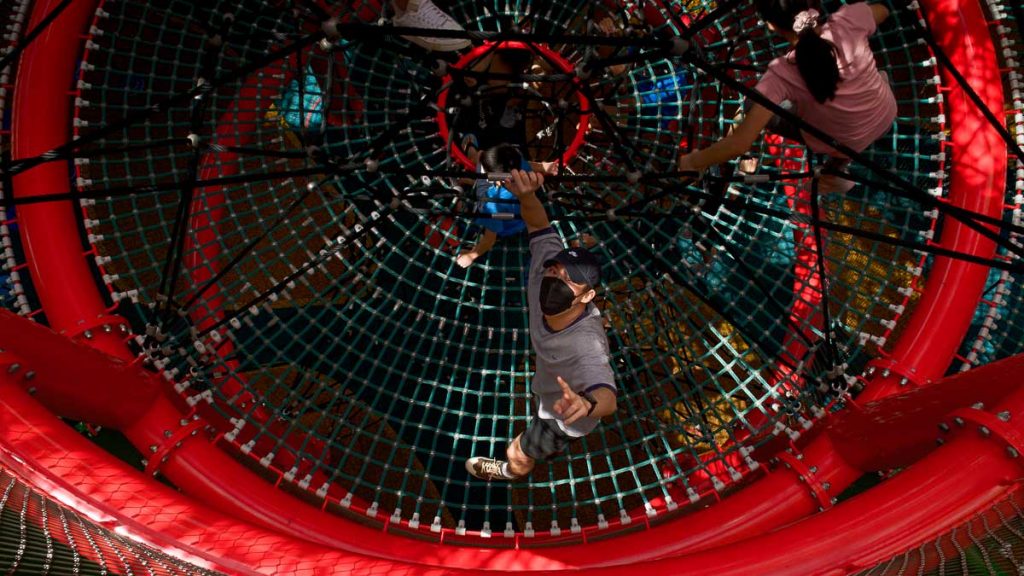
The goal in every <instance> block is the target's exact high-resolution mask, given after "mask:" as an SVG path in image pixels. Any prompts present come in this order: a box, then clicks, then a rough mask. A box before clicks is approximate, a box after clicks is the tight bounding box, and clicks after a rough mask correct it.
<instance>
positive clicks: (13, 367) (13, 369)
mask: <svg viewBox="0 0 1024 576" xmlns="http://www.w3.org/2000/svg"><path fill="white" fill-rule="evenodd" d="M18 370H21V364H18V363H17V362H15V363H14V364H11V365H10V366H8V367H7V373H8V374H14V373H15V372H17V371H18Z"/></svg>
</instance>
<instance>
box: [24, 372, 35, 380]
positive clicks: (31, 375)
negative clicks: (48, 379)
mask: <svg viewBox="0 0 1024 576" xmlns="http://www.w3.org/2000/svg"><path fill="white" fill-rule="evenodd" d="M35 377H36V372H35V370H29V371H28V372H25V380H32V379H33V378H35Z"/></svg>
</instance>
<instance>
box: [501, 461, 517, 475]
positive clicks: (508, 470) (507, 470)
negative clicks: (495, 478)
mask: <svg viewBox="0 0 1024 576" xmlns="http://www.w3.org/2000/svg"><path fill="white" fill-rule="evenodd" d="M501 475H502V476H505V477H507V478H511V477H513V476H515V474H513V473H512V467H511V466H509V465H508V462H505V463H503V464H502V465H501Z"/></svg>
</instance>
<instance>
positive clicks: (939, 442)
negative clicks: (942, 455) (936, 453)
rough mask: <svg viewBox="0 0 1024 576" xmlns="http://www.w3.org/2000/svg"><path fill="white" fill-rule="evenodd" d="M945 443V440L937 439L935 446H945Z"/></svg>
mask: <svg viewBox="0 0 1024 576" xmlns="http://www.w3.org/2000/svg"><path fill="white" fill-rule="evenodd" d="M945 443H946V441H945V439H943V438H936V439H935V444H936V445H937V446H942V445H943V444H945Z"/></svg>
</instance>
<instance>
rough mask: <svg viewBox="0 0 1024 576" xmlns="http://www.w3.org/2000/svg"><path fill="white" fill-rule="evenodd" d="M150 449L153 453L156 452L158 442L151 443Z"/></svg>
mask: <svg viewBox="0 0 1024 576" xmlns="http://www.w3.org/2000/svg"><path fill="white" fill-rule="evenodd" d="M149 451H150V452H153V453H156V444H150V446H149Z"/></svg>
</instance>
